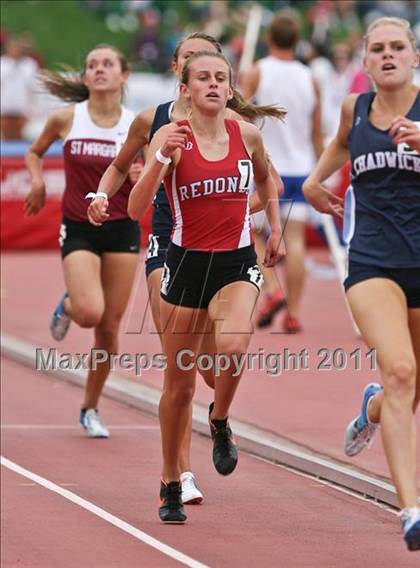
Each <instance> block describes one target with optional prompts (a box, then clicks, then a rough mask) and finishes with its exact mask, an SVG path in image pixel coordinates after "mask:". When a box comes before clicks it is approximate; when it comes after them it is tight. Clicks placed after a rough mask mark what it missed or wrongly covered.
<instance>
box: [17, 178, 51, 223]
mask: <svg viewBox="0 0 420 568" xmlns="http://www.w3.org/2000/svg"><path fill="white" fill-rule="evenodd" d="M45 198H46V191H45V183H44V182H43V180H38V181H33V182H32V188H31V191H30V192H29V193H28V195H27V196H26V197H25V201H24V204H23V214H24V215H25V217H30V216H31V215H36V214H37V213H39V212H40V211H41V209H42V208H43V207H44V205H45Z"/></svg>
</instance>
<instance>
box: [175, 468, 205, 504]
mask: <svg viewBox="0 0 420 568" xmlns="http://www.w3.org/2000/svg"><path fill="white" fill-rule="evenodd" d="M180 479H181V486H182V502H183V503H184V505H199V504H200V503H202V502H203V494H202V493H201V491H200V490H199V488H198V486H197V482H196V480H195V476H194V474H193V473H191V471H184V473H181V477H180Z"/></svg>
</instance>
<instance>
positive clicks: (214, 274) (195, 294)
mask: <svg viewBox="0 0 420 568" xmlns="http://www.w3.org/2000/svg"><path fill="white" fill-rule="evenodd" d="M240 281H243V282H249V283H250V284H252V285H254V286H255V287H256V288H257V289H258V290H260V289H261V286H262V283H263V276H262V274H261V272H260V269H259V268H258V264H257V255H256V254H255V250H254V245H251V246H248V247H244V248H240V249H237V250H231V251H223V252H201V251H191V250H187V249H185V248H182V247H179V246H177V245H174V244H173V243H172V242H171V243H170V244H169V247H168V251H167V255H166V262H165V265H164V271H163V276H162V283H161V289H160V292H161V297H162V298H163V299H164V300H166V301H167V302H169V303H170V304H174V305H177V306H184V307H188V308H203V309H206V308H208V305H209V303H210V300H211V299H212V298H213V297H214V295H215V294H216V293H217V292H218V291H219V290H221V288H223V287H224V286H227V285H228V284H231V283H232V282H240Z"/></svg>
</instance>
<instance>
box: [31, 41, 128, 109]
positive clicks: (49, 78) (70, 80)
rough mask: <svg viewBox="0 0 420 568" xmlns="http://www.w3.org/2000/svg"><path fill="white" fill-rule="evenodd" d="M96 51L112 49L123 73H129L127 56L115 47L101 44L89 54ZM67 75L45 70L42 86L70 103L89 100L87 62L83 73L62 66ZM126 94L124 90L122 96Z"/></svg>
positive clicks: (41, 74) (42, 72)
mask: <svg viewBox="0 0 420 568" xmlns="http://www.w3.org/2000/svg"><path fill="white" fill-rule="evenodd" d="M96 49H111V50H112V51H113V52H114V53H115V54H116V55H117V57H118V60H119V62H120V65H121V71H122V72H123V73H124V72H126V71H129V65H128V62H127V59H126V57H125V55H124V54H123V53H122V52H121V51H120V50H119V49H118V48H117V47H114V46H113V45H109V44H107V43H99V44H98V45H96V46H95V47H94V48H93V49H91V51H90V52H89V53H91V52H92V51H95V50H96ZM61 67H62V69H63V71H65V73H66V75H63V74H61V73H57V72H54V71H48V70H43V71H41V72H40V73H39V77H40V79H41V82H42V84H43V85H44V87H45V88H46V89H47V91H48V92H49V93H51V94H52V95H54V96H56V97H58V98H60V99H62V100H63V101H66V102H69V103H80V102H82V101H86V100H87V99H88V98H89V89H88V88H87V87H86V85H85V84H84V83H83V77H84V75H85V71H86V61H85V63H84V65H83V69H82V71H76V70H74V69H72V68H71V67H69V66H67V65H61ZM123 94H124V89H123V91H122V95H123Z"/></svg>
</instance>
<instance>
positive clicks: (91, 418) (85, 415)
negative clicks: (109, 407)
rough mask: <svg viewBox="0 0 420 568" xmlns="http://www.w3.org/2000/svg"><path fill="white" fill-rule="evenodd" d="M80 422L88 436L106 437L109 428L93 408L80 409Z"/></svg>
mask: <svg viewBox="0 0 420 568" xmlns="http://www.w3.org/2000/svg"><path fill="white" fill-rule="evenodd" d="M80 424H81V425H82V426H83V428H84V429H85V430H86V432H87V435H88V436H89V437H90V438H108V437H109V430H108V428H107V427H106V426H105V424H104V423H103V422H102V420H101V418H100V416H99V414H98V411H97V410H95V409H94V408H88V409H87V410H81V411H80Z"/></svg>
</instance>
